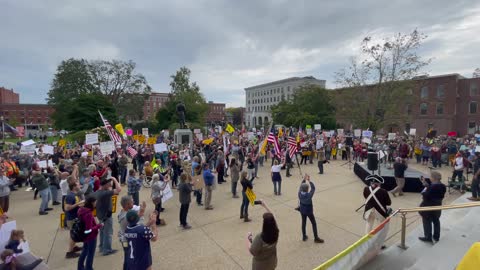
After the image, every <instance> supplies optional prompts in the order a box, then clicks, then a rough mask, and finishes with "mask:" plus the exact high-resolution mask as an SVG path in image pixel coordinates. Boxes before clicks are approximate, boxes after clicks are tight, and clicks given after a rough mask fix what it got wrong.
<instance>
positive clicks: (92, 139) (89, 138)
mask: <svg viewBox="0 0 480 270" xmlns="http://www.w3.org/2000/svg"><path fill="white" fill-rule="evenodd" d="M96 143H98V134H97V133H91V134H85V144H87V145H92V144H96Z"/></svg>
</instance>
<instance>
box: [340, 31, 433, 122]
mask: <svg viewBox="0 0 480 270" xmlns="http://www.w3.org/2000/svg"><path fill="white" fill-rule="evenodd" d="M425 38H426V35H424V34H422V33H419V32H418V31H417V30H414V31H413V32H411V33H409V34H402V33H398V34H396V35H394V36H393V37H391V38H384V39H383V40H381V41H380V42H378V43H377V42H375V39H373V38H372V37H365V38H364V39H363V41H362V43H361V45H360V49H361V50H360V51H361V54H360V55H359V56H358V57H356V58H352V59H351V62H350V65H349V66H348V67H347V68H344V69H342V70H340V71H339V72H337V73H336V82H337V84H338V85H339V86H341V87H342V88H343V89H341V90H337V91H335V95H334V98H335V104H336V106H337V112H338V115H337V118H338V119H337V121H341V122H344V123H345V122H349V124H353V125H355V126H356V127H360V128H370V130H374V131H375V130H379V129H381V128H383V127H384V126H385V125H386V124H387V123H393V122H397V123H401V122H405V121H406V119H404V115H405V108H406V105H407V104H411V103H412V102H413V95H411V91H412V90H413V89H414V88H416V87H417V86H418V83H419V81H416V80H414V78H415V77H418V76H421V75H425V74H424V73H422V69H423V68H424V67H425V66H427V65H428V64H429V63H430V61H431V60H430V59H427V60H423V59H422V58H421V57H420V56H419V55H418V54H417V51H418V49H419V48H420V46H421V44H422V42H423V40H424V39H425Z"/></svg>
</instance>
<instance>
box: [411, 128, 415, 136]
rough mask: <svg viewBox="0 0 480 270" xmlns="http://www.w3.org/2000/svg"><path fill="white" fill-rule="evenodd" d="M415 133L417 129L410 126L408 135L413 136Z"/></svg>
mask: <svg viewBox="0 0 480 270" xmlns="http://www.w3.org/2000/svg"><path fill="white" fill-rule="evenodd" d="M416 133H417V129H416V128H411V129H410V135H412V136H415V134H416Z"/></svg>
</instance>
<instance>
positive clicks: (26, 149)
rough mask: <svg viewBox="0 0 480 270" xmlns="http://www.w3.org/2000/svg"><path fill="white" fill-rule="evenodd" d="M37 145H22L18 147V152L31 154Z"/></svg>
mask: <svg viewBox="0 0 480 270" xmlns="http://www.w3.org/2000/svg"><path fill="white" fill-rule="evenodd" d="M36 148H37V146H36V145H35V144H30V145H22V147H21V148H20V154H27V155H33V154H34V153H35V149H36Z"/></svg>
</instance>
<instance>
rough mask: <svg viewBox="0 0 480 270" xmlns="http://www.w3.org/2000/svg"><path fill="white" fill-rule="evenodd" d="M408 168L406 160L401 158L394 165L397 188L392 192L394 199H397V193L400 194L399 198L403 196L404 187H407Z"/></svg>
mask: <svg viewBox="0 0 480 270" xmlns="http://www.w3.org/2000/svg"><path fill="white" fill-rule="evenodd" d="M407 168H408V166H407V164H406V163H405V160H403V159H402V158H400V157H397V158H396V159H395V163H394V164H393V172H394V175H395V181H396V182H397V186H396V187H395V188H394V189H393V190H391V191H390V192H391V193H392V195H393V197H397V195H396V194H395V193H398V196H403V187H404V186H405V171H406V170H407Z"/></svg>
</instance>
